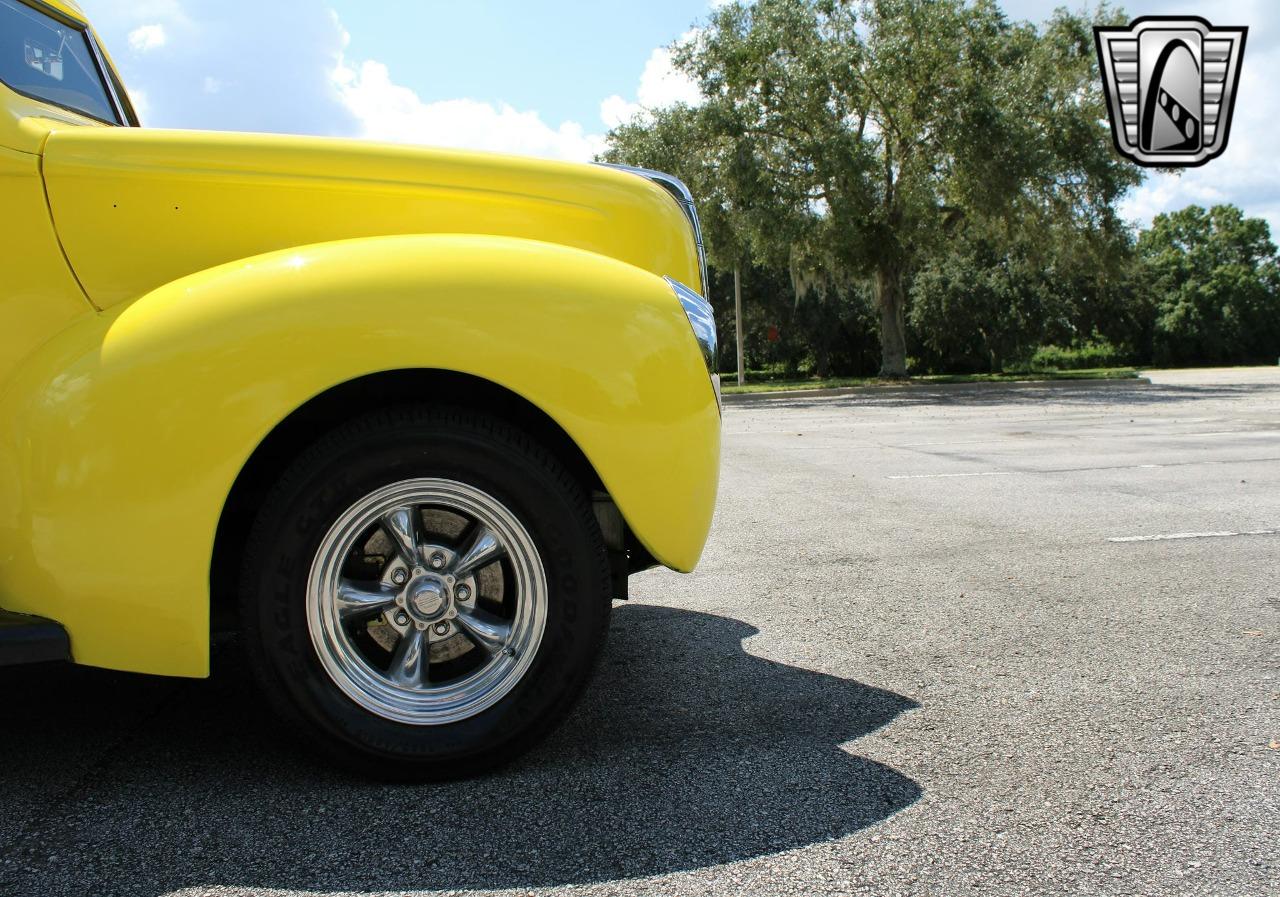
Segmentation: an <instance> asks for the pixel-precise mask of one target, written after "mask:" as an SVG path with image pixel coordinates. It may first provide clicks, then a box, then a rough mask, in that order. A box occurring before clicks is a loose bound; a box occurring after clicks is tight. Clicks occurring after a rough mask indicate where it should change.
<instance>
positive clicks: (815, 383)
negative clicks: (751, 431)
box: [721, 368, 1138, 395]
mask: <svg viewBox="0 0 1280 897" xmlns="http://www.w3.org/2000/svg"><path fill="white" fill-rule="evenodd" d="M1137 376H1138V371H1137V369H1136V368H1086V369H1083V370H1074V371H1057V370H1050V371H1030V372H1027V373H1021V374H929V375H926V376H923V377H910V378H908V379H907V380H882V379H880V378H879V377H826V378H824V379H819V378H817V377H807V378H798V379H794V380H764V381H760V382H752V380H751V374H750V373H748V375H747V383H746V385H745V386H738V384H737V383H735V382H734V379H735V378H734V375H733V374H722V375H721V382H722V384H723V387H722V391H723V392H724V394H725V395H741V394H743V393H758V392H790V391H794V390H798V389H840V388H843V387H846V386H903V385H917V386H928V385H930V384H934V383H1018V382H1027V381H1045V380H1133V379H1135V378H1136V377H1137Z"/></svg>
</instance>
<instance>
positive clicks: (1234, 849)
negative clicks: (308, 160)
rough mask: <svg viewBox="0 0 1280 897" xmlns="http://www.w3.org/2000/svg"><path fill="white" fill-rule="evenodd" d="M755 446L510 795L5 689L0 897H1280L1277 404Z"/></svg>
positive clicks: (1022, 406) (77, 693)
mask: <svg viewBox="0 0 1280 897" xmlns="http://www.w3.org/2000/svg"><path fill="white" fill-rule="evenodd" d="M1150 379H1151V383H1150V384H1140V383H1133V382H1127V383H1126V382H1121V383H1097V384H1095V383H1071V384H1046V385H1036V386H1031V387H1022V388H1008V387H1003V386H984V387H982V388H977V389H974V388H969V389H949V388H946V387H937V388H920V389H913V390H911V391H909V392H902V391H891V392H874V391H864V392H859V393H856V394H850V395H844V396H839V397H835V398H805V399H796V398H787V397H783V398H773V399H770V400H768V401H761V402H749V403H742V404H733V405H730V406H729V407H727V408H726V411H725V444H724V446H725V447H724V475H723V480H722V488H721V502H720V507H719V511H718V515H717V519H716V524H715V531H714V534H713V536H712V540H711V543H710V544H709V546H708V548H707V553H706V556H705V558H704V561H703V564H702V566H701V567H700V569H699V570H698V572H697V573H695V574H693V575H691V576H678V575H676V574H673V573H668V572H662V571H654V572H650V573H646V574H643V575H641V576H639V577H636V578H635V579H634V580H633V581H632V592H633V600H632V601H631V602H629V603H627V604H618V605H616V606H615V613H614V619H613V624H612V626H611V631H610V642H609V645H608V647H607V649H606V654H605V656H604V660H603V662H602V664H601V668H600V671H599V675H598V676H597V678H596V680H595V682H594V684H593V685H592V687H591V689H590V690H589V692H588V694H587V695H586V697H585V698H584V700H583V702H582V703H581V705H580V706H579V707H578V709H577V710H576V711H575V712H574V714H573V715H572V717H571V718H570V719H569V720H568V721H567V723H566V724H565V725H564V726H563V727H562V728H561V729H560V730H559V731H557V732H556V733H555V734H554V735H553V736H552V737H551V738H550V739H549V740H548V741H547V742H546V743H544V744H543V745H542V746H541V747H539V748H538V749H537V750H536V751H535V752H533V753H532V754H530V755H529V756H527V757H525V758H524V759H522V760H520V761H518V762H517V763H516V764H515V765H514V766H511V767H509V768H507V769H505V770H503V771H501V772H499V773H496V774H493V775H489V776H486V777H484V778H481V779H477V780H473V781H468V782H457V783H451V784H446V785H427V786H416V787H409V786H388V785H385V784H372V783H368V782H363V781H358V780H353V779H351V778H350V777H348V776H345V775H342V774H339V773H337V772H334V771H332V770H330V769H328V768H326V767H325V766H323V765H322V764H320V763H318V762H316V761H314V760H313V759H312V758H311V756H310V755H309V754H308V753H307V752H306V751H305V750H301V749H299V747H298V746H296V745H295V744H294V742H293V741H292V739H291V738H290V737H289V734H288V733H287V732H282V731H280V729H279V726H278V725H277V724H276V723H275V721H274V719H273V718H272V717H271V716H270V714H269V713H268V712H267V711H266V710H265V709H264V708H263V706H262V704H261V702H260V701H259V700H258V699H257V697H256V695H255V694H254V692H253V688H252V685H251V683H250V682H249V679H248V676H247V674H246V671H245V670H244V668H243V666H242V664H241V663H240V662H239V660H238V658H237V654H236V651H235V649H234V646H233V645H229V646H224V647H221V648H220V649H219V650H218V651H217V652H216V655H215V675H214V676H213V678H212V679H210V680H208V681H175V680H165V679H158V678H150V677H143V676H132V675H125V674H119V673H111V672H105V671H99V670H91V669H81V668H74V667H59V666H55V667H40V668H34V667H33V668H25V669H2V670H0V769H3V772H2V773H0V844H2V845H4V848H3V850H0V894H4V895H10V894H13V895H28V894H29V895H39V897H53V895H94V897H107V895H114V894H120V895H147V897H151V895H163V894H175V893H176V894H183V895H197V894H211V895H212V894H217V895H242V894H307V895H329V894H401V893H414V894H416V893H425V894H435V893H449V894H459V893H469V892H473V891H485V892H486V893H488V892H498V893H503V894H507V893H511V894H528V893H538V894H542V893H572V894H574V895H633V894H636V895H638V894H647V895H741V894H750V895H756V894H759V895H784V894H785V895H796V897H799V895H820V894H863V893H866V894H940V895H941V894H945V895H954V894H965V893H972V894H1000V895H1006V894H1072V895H1075V894H1106V895H1112V894H1114V895H1145V894H1151V895H1169V894H1197V895H1199V894H1207V895H1260V897H1261V895H1275V894H1276V887H1277V884H1276V883H1277V881H1280V648H1278V646H1280V639H1278V636H1280V369H1250V370H1236V371H1198V372H1170V373H1164V372H1153V373H1152V374H1151V375H1150Z"/></svg>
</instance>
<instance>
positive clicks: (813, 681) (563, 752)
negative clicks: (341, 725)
mask: <svg viewBox="0 0 1280 897" xmlns="http://www.w3.org/2000/svg"><path fill="white" fill-rule="evenodd" d="M755 632H756V630H755V629H754V628H752V627H751V626H749V625H747V624H745V623H742V622H739V621H737V620H732V619H728V618H725V617H719V616H713V615H710V614H703V613H696V612H692V611H687V610H680V609H675V608H666V607H656V606H652V605H640V604H630V605H619V606H617V607H616V608H615V612H614V618H613V623H612V627H611V632H610V642H609V646H608V648H607V650H606V652H605V655H604V658H603V660H602V664H601V668H600V670H599V671H598V674H597V676H596V678H595V681H594V682H593V684H592V686H591V688H590V689H589V690H588V693H587V694H586V696H585V697H584V699H583V701H582V702H581V704H580V705H579V706H578V708H577V710H576V711H575V712H574V713H573V714H572V715H571V717H570V718H569V719H568V720H567V721H566V722H565V724H564V725H563V726H562V727H561V728H560V729H559V730H558V731H557V732H556V733H554V734H553V735H552V736H551V737H550V738H549V739H548V740H547V741H546V742H544V743H543V744H542V745H540V746H539V747H538V748H536V749H535V750H534V751H533V752H532V753H531V754H529V755H527V756H526V757H525V758H524V759H522V760H520V761H518V762H517V763H516V764H514V765H512V766H509V767H507V768H505V769H503V770H501V771H499V772H497V773H493V774H491V775H488V776H485V777H482V778H479V779H473V780H470V781H461V782H453V783H446V784H436V785H418V786H400V785H385V784H378V783H370V782H366V781H356V780H352V779H351V778H350V777H348V776H345V775H343V774H341V773H338V772H335V771H333V770H331V769H329V768H328V767H326V766H325V765H324V764H323V763H321V762H319V761H316V760H314V759H312V757H311V756H310V755H309V754H307V753H306V752H304V751H302V750H300V749H299V748H298V747H297V746H295V744H294V743H293V741H292V739H291V738H289V737H288V734H287V733H283V732H280V731H279V727H278V724H276V722H275V720H274V718H273V717H272V716H271V715H270V714H269V713H268V712H267V711H266V710H265V709H264V708H263V706H262V704H261V701H260V700H259V699H258V697H257V695H256V694H255V693H254V691H253V686H252V683H251V682H250V681H249V678H248V674H247V672H246V671H245V669H244V667H243V665H242V664H241V663H240V662H239V660H238V654H237V653H236V652H235V651H234V650H233V649H231V650H228V649H224V650H221V651H220V652H219V653H218V656H217V658H216V663H215V675H214V677H213V678H212V679H211V680H208V681H188V682H170V681H168V680H159V679H154V678H149V677H141V676H129V675H125V674H117V673H109V672H103V671H95V670H89V669H81V668H74V667H46V668H42V669H40V670H36V669H34V668H31V669H27V670H0V692H2V693H3V695H4V704H3V710H0V763H3V764H4V768H5V772H4V774H3V776H4V782H5V785H4V788H3V790H2V791H0V818H6V819H7V820H8V821H7V823H5V824H4V826H0V835H3V836H5V837H4V839H5V841H6V842H7V843H8V845H9V847H8V849H7V851H6V852H5V856H4V857H3V859H0V863H3V865H0V882H5V881H8V882H10V883H11V884H14V885H17V888H16V890H15V891H13V892H12V893H37V892H38V893H40V894H42V897H43V895H52V894H61V893H76V894H87V893H92V894H96V895H108V894H116V893H119V894H130V895H138V894H166V893H171V892H174V891H182V890H186V889H190V890H191V892H192V893H199V892H200V891H201V890H202V889H206V888H211V887H215V886H223V887H227V888H230V889H239V888H243V889H245V890H247V891H253V890H258V889H266V888H279V889H299V890H305V891H312V892H314V891H347V892H359V891H381V892H386V891H394V892H400V891H414V890H449V889H472V888H525V887H542V886H551V885H561V884H585V883H591V882H599V881H606V880H612V879H620V878H632V877H640V876H650V875H660V874H663V873H670V872H676V871H681V870H689V869H697V868H702V867H706V866H710V865H716V864H722V863H729V862H733V861H736V860H743V859H747V858H751V857H757V856H763V855H767V854H772V853H777V852H779V851H784V850H788V849H791V848H798V847H803V846H806V845H810V844H814V843H818V842H821V841H826V840H830V839H835V838H840V837H842V836H845V835H848V834H851V833H853V832H856V831H858V830H860V829H863V828H866V827H868V826H871V825H874V824H876V823H878V822H881V821H882V820H884V819H886V818H887V817H889V816H891V815H892V814H894V813H896V812H898V811H899V810H901V809H903V808H904V807H907V806H909V805H910V804H911V803H913V802H914V801H915V800H917V799H918V798H919V796H920V794H921V791H920V788H919V786H918V785H917V784H916V783H915V782H914V781H912V780H911V779H909V778H907V777H905V776H903V775H902V774H900V773H898V772H896V771H895V770H893V769H891V768H889V767H887V766H884V765H882V764H879V763H875V762H872V761H870V760H866V759H863V758H861V757H859V756H857V746H856V744H855V745H849V746H847V747H846V748H842V747H841V745H845V744H846V743H847V742H849V741H851V740H854V739H857V738H859V737H860V736H863V735H866V734H867V733H869V732H872V731H874V730H876V729H878V728H880V727H882V726H885V725H886V724H888V723H890V722H891V721H892V720H893V719H894V718H895V717H897V716H898V715H899V714H900V713H902V712H904V711H906V710H909V709H911V708H913V707H915V706H916V704H914V703H913V702H912V701H910V700H909V699H907V698H904V697H902V696H900V695H897V694H894V693H892V692H888V691H884V690H881V689H877V688H873V687H871V686H868V685H864V684H861V683H859V682H855V681H853V680H848V679H842V678H837V677H834V676H830V675H826V674H822V673H816V672H812V671H809V670H805V669H802V668H799V667H794V666H787V665H784V664H781V663H776V662H772V661H769V660H764V659H762V658H759V657H755V656H752V655H751V654H748V653H747V652H746V651H745V650H744V648H743V646H742V640H743V639H745V638H747V637H749V636H751V635H753V634H755ZM5 826H7V828H6V827H5ZM0 891H4V887H2V886H0ZM6 893H8V892H6Z"/></svg>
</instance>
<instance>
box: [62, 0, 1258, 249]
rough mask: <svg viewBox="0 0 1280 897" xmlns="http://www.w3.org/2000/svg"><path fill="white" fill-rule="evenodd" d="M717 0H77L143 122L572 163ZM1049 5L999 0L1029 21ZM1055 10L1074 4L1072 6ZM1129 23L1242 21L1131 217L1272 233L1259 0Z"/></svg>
mask: <svg viewBox="0 0 1280 897" xmlns="http://www.w3.org/2000/svg"><path fill="white" fill-rule="evenodd" d="M719 2H722V0H710V2H709V0H645V2H642V3H637V2H635V0H560V2H551V0H543V2H538V3H530V2H527V0H464V2H458V0H252V2H251V0H81V5H82V6H83V7H84V9H85V11H86V13H87V14H88V15H89V18H90V19H91V20H92V21H93V22H94V24H95V27H96V28H97V29H98V32H99V34H100V35H101V36H102V39H103V41H104V43H106V45H107V48H108V50H109V52H110V53H111V54H112V56H113V57H114V59H115V61H116V63H117V65H118V66H119V67H120V69H121V74H122V76H123V77H124V80H125V82H126V83H127V84H128V85H129V90H130V93H131V95H132V96H133V98H134V100H135V105H137V107H138V110H139V114H140V116H141V118H142V120H143V123H144V124H145V125H147V126H152V127H166V128H208V129H217V130H246V131H276V132H282V133H299V134H316V135H322V136H341V137H360V138H368V139H373V140H390V141H399V142H406V143H422V144H433V145H444V146H458V147H466V148H472V149H483V150H495V151H500V152H514V153H522V154H527V155H537V156H545V157H550V158H560V159H570V160H580V161H588V160H590V159H591V158H593V156H594V155H595V154H596V153H597V152H599V151H600V150H601V149H602V147H603V145H604V135H605V134H606V133H607V132H608V130H609V128H610V127H612V126H614V125H617V124H618V123H620V122H622V121H626V120H628V119H630V118H631V117H632V116H634V115H636V114H638V113H639V112H640V111H641V110H642V109H644V108H655V107H660V106H664V105H669V104H671V103H674V102H679V101H694V100H696V97H697V90H696V89H695V88H694V87H693V85H692V84H691V83H689V82H688V80H687V79H685V78H684V77H683V76H682V75H681V74H680V73H678V72H676V71H675V70H674V69H673V67H672V65H671V56H670V53H669V51H668V50H667V49H666V48H667V47H668V46H669V45H670V44H671V43H672V42H673V41H677V40H680V39H681V38H682V37H683V36H686V35H688V34H689V32H690V30H691V29H693V28H696V27H697V26H698V25H699V24H701V23H702V22H704V21H705V19H706V17H707V15H708V14H709V13H710V11H711V6H713V5H716V4H717V3H719ZM1062 2H1063V0H1003V2H1002V3H1001V5H1002V6H1003V8H1004V10H1005V12H1006V13H1007V14H1008V15H1009V16H1010V18H1014V19H1026V20H1029V21H1033V22H1040V21H1043V20H1044V19H1045V18H1047V17H1048V16H1049V15H1050V14H1051V13H1052V11H1053V9H1054V7H1055V6H1058V5H1061V4H1062ZM1068 5H1071V6H1079V5H1080V3H1079V2H1074V3H1072V2H1069V0H1068ZM1123 7H1124V9H1125V10H1126V12H1127V13H1129V14H1130V15H1131V16H1135V17H1136V16H1138V15H1156V14H1163V15H1177V14H1197V15H1202V16H1205V17H1207V18H1209V20H1210V21H1211V22H1213V23H1214V24H1215V25H1247V26H1248V27H1249V37H1248V42H1247V46H1246V50H1245V56H1244V64H1243V69H1242V76H1241V81H1240V90H1239V98H1238V100H1237V104H1236V111H1235V116H1234V119H1233V124H1232V127H1231V137H1230V141H1229V144H1228V147H1227V151H1226V153H1225V154H1224V155H1222V156H1221V157H1219V158H1218V159H1216V160H1214V161H1212V162H1210V163H1208V164H1207V165H1205V166H1203V167H1201V168H1198V169H1190V170H1187V171H1185V172H1184V173H1182V174H1181V175H1179V176H1174V175H1167V174H1152V175H1151V176H1150V177H1148V179H1147V180H1146V182H1145V183H1144V184H1143V185H1142V186H1140V187H1138V188H1136V189H1135V190H1134V191H1132V192H1131V193H1130V195H1129V196H1127V197H1126V199H1125V201H1124V203H1123V205H1122V207H1121V212H1122V214H1123V215H1124V216H1125V217H1126V218H1127V219H1129V220H1131V221H1134V222H1135V223H1137V224H1139V225H1146V224H1148V223H1149V222H1150V220H1151V218H1152V217H1153V216H1154V215H1156V214H1158V213H1160V212H1165V211H1173V210H1176V209H1180V208H1182V207H1184V206H1186V205H1189V204H1191V203H1198V204H1200V205H1212V204H1214V203H1219V202H1233V203H1235V204H1236V205H1238V206H1240V207H1241V208H1243V209H1244V210H1245V211H1246V213H1248V214H1250V215H1254V216H1260V217H1263V218H1266V219H1267V220H1268V221H1269V223H1270V225H1271V230H1272V234H1273V236H1280V115H1277V114H1276V102H1275V100H1274V99H1273V98H1272V96H1271V94H1270V85H1271V84H1273V83H1275V82H1276V81H1277V80H1278V78H1280V14H1277V12H1278V11H1277V9H1276V5H1275V0H1214V2H1212V3H1207V2H1204V0H1201V2H1199V3H1196V4H1189V3H1185V2H1171V0H1130V2H1128V3H1124V4H1123Z"/></svg>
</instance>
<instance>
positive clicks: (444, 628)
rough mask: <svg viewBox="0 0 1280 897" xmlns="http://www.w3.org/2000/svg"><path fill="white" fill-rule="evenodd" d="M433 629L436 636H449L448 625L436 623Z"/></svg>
mask: <svg viewBox="0 0 1280 897" xmlns="http://www.w3.org/2000/svg"><path fill="white" fill-rule="evenodd" d="M435 629H436V635H448V634H449V624H448V623H437V624H436V626H435Z"/></svg>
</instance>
